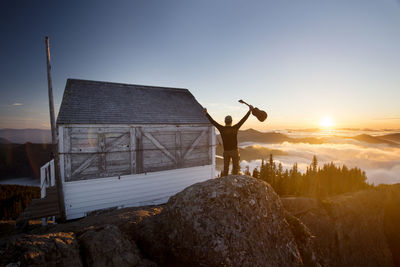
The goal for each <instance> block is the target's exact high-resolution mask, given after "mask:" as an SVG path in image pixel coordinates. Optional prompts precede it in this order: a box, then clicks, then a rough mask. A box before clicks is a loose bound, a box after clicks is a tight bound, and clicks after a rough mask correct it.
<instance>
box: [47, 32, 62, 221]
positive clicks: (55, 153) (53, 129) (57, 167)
mask: <svg viewBox="0 0 400 267" xmlns="http://www.w3.org/2000/svg"><path fill="white" fill-rule="evenodd" d="M45 42H46V57H47V86H48V88H49V110H50V125H51V140H52V143H53V156H54V165H55V168H54V174H55V180H56V186H57V192H58V207H59V210H60V215H61V220H62V221H65V203H64V192H63V185H62V181H61V177H60V163H59V157H58V147H57V145H58V142H57V128H56V120H55V116H54V101H53V85H52V80H51V64H50V45H49V37H47V36H46V38H45Z"/></svg>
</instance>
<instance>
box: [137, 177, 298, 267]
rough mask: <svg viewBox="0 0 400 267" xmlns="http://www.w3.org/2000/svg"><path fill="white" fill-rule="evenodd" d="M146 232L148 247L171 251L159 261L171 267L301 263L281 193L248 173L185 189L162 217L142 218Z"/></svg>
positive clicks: (175, 197)
mask: <svg viewBox="0 0 400 267" xmlns="http://www.w3.org/2000/svg"><path fill="white" fill-rule="evenodd" d="M154 220H155V221H156V222H154ZM149 225H153V226H154V229H153V231H151V230H152V229H151V227H149ZM160 229H162V232H160V231H159V230H160ZM142 230H143V232H142V233H147V235H146V236H143V235H142V236H141V240H140V241H139V242H141V244H145V246H144V249H145V248H150V250H149V251H148V252H150V253H151V254H156V255H168V256H167V257H166V258H159V259H158V260H159V262H160V261H161V262H163V263H165V262H166V263H167V264H169V265H174V266H176V265H179V266H188V265H196V266H299V265H302V260H301V256H300V253H299V250H298V248H297V246H296V242H295V240H294V237H293V235H292V233H291V231H290V228H289V226H288V223H287V221H286V219H285V214H284V209H283V208H282V206H281V202H280V199H279V197H278V196H277V195H276V193H275V192H274V191H273V189H272V188H271V187H270V186H269V185H268V184H267V183H265V182H262V181H260V180H257V179H254V178H251V177H249V176H227V177H222V178H220V179H213V180H209V181H206V182H203V183H198V184H195V185H192V186H190V187H188V188H186V189H185V190H183V191H182V192H180V193H178V194H176V195H175V196H173V197H171V198H170V200H169V201H168V203H167V204H166V206H165V207H164V209H163V211H162V212H161V213H160V214H159V215H158V216H156V217H152V218H150V219H149V220H145V221H143V229H142ZM155 232H157V233H155ZM158 244H164V246H162V247H160V246H159V245H158ZM155 246H156V247H157V246H158V250H159V251H154V247H155ZM160 250H161V251H160Z"/></svg>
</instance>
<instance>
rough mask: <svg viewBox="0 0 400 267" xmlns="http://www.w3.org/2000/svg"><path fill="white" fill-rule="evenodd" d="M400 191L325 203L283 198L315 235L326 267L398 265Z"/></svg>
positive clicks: (371, 192) (395, 188)
mask: <svg viewBox="0 0 400 267" xmlns="http://www.w3.org/2000/svg"><path fill="white" fill-rule="evenodd" d="M399 189H400V188H399V187H398V186H392V187H388V188H387V189H379V190H368V191H361V192H356V193H351V194H345V195H340V196H337V197H333V198H331V199H328V200H325V201H321V202H320V201H317V200H315V199H308V198H283V199H282V203H283V204H284V206H285V207H286V209H287V210H288V211H289V212H290V213H291V214H292V215H294V216H296V217H297V218H299V219H300V220H301V221H302V222H303V223H304V224H305V225H306V226H307V228H308V229H310V231H311V233H312V234H313V235H314V236H315V243H316V244H317V248H318V249H319V250H320V251H321V254H322V255H323V257H324V258H325V259H326V265H328V266H398V265H399V252H400V251H399V248H400V238H399V233H398V225H399V222H400V197H399V192H400V190H399ZM396 229H397V230H396Z"/></svg>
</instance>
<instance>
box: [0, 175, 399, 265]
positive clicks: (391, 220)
mask: <svg viewBox="0 0 400 267" xmlns="http://www.w3.org/2000/svg"><path fill="white" fill-rule="evenodd" d="M282 204H283V205H282ZM399 224H400V185H393V186H383V187H380V188H377V189H374V190H369V191H360V192H356V193H349V194H345V195H340V196H337V197H333V198H331V199H327V200H323V201H319V200H316V199H310V198H294V197H292V198H282V199H280V198H279V197H278V196H277V195H276V194H275V192H274V191H273V190H272V188H271V187H270V186H269V185H268V184H266V183H265V182H262V181H260V180H257V179H254V178H251V177H248V176H228V177H222V178H218V179H212V180H208V181H206V182H203V183H198V184H195V185H192V186H190V187H188V188H186V189H185V190H183V191H182V192H180V193H178V194H176V195H175V196H173V197H171V198H170V200H169V201H168V203H167V204H165V205H162V206H152V207H150V206H148V207H138V208H127V209H121V210H115V211H110V212H109V213H105V214H97V215H93V216H87V217H86V218H83V219H81V220H79V221H74V222H69V223H66V224H57V225H53V226H51V225H49V226H47V227H37V228H34V229H32V228H30V229H29V231H30V232H29V233H19V234H18V235H15V234H14V233H13V234H10V235H8V236H7V237H5V238H0V266H157V264H158V265H160V266H190V265H194V266H219V265H221V266H222V265H224V266H400V232H399V231H398V225H399ZM155 262H156V263H157V264H156V263H155Z"/></svg>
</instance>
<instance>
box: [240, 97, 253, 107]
mask: <svg viewBox="0 0 400 267" xmlns="http://www.w3.org/2000/svg"><path fill="white" fill-rule="evenodd" d="M239 102H240V103H242V104H245V105H247V106H248V107H250V105H249V104H247V103H246V102H244V101H243V100H241V99H240V100H239Z"/></svg>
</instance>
